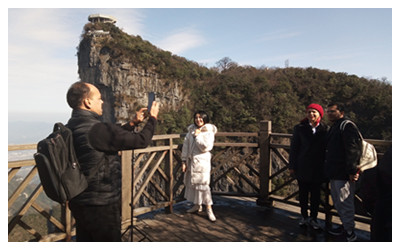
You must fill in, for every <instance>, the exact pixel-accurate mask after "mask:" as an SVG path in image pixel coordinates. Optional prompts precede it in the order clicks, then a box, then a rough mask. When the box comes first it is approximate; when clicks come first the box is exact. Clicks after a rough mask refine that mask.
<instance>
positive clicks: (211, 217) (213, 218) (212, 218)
mask: <svg viewBox="0 0 400 250" xmlns="http://www.w3.org/2000/svg"><path fill="white" fill-rule="evenodd" d="M207 215H208V219H209V220H210V221H212V222H214V221H216V220H217V218H215V215H214V213H213V211H212V209H207Z"/></svg>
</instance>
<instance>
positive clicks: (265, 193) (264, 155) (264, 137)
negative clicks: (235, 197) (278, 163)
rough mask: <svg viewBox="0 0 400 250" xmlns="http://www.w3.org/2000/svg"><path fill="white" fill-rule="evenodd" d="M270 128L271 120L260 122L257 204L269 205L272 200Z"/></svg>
mask: <svg viewBox="0 0 400 250" xmlns="http://www.w3.org/2000/svg"><path fill="white" fill-rule="evenodd" d="M271 130H272V122H271V121H261V122H260V132H259V138H258V140H259V142H258V143H259V147H260V175H259V178H260V180H259V181H260V194H259V197H258V199H257V205H260V206H271V205H272V201H271V200H270V199H269V192H270V190H271V180H270V176H271V152H270V146H269V143H270V136H271Z"/></svg>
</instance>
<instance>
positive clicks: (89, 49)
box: [78, 35, 185, 122]
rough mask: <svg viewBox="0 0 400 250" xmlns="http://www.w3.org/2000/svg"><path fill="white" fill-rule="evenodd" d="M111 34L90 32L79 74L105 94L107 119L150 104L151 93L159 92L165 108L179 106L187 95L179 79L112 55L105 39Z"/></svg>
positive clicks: (119, 117)
mask: <svg viewBox="0 0 400 250" xmlns="http://www.w3.org/2000/svg"><path fill="white" fill-rule="evenodd" d="M108 39H113V38H112V37H111V36H110V35H103V36H95V35H86V36H85V38H84V39H83V40H82V41H81V44H80V46H79V51H78V66H79V71H78V73H79V76H80V79H81V80H82V81H85V82H89V83H93V84H94V85H96V86H97V87H98V88H99V89H100V91H101V94H102V97H103V100H104V104H103V120H104V121H110V122H126V121H128V119H130V118H131V117H132V116H133V115H134V114H135V112H136V111H137V110H138V109H139V108H141V107H147V93H148V92H150V91H153V92H156V97H157V100H159V101H160V102H161V104H162V109H163V110H170V109H173V110H176V109H178V108H179V107H180V105H181V104H182V103H183V102H184V100H185V96H184V94H183V91H182V84H181V83H180V82H179V81H171V80H165V79H162V78H161V77H160V76H159V75H158V74H157V73H155V72H152V71H151V70H144V69H141V68H139V67H136V66H134V62H132V61H131V59H129V58H130V57H129V56H119V57H118V58H115V57H112V56H111V54H112V53H113V49H112V48H109V47H107V46H106V45H104V44H106V43H105V42H106V41H107V40H108Z"/></svg>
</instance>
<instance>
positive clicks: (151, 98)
mask: <svg viewBox="0 0 400 250" xmlns="http://www.w3.org/2000/svg"><path fill="white" fill-rule="evenodd" d="M155 100H156V93H154V92H149V93H148V102H147V113H149V114H150V110H151V106H152V105H153V102H154V101H155Z"/></svg>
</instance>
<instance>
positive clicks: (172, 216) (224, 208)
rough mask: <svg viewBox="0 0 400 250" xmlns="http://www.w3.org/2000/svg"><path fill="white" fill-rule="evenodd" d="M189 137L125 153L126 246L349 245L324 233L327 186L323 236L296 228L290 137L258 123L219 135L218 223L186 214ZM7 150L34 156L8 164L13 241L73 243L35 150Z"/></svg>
mask: <svg viewBox="0 0 400 250" xmlns="http://www.w3.org/2000/svg"><path fill="white" fill-rule="evenodd" d="M184 136H185V134H168V135H155V136H154V137H153V141H152V145H150V146H149V147H147V148H144V149H137V150H126V151H122V152H120V153H121V171H122V189H121V190H122V194H121V219H122V225H121V229H122V233H123V240H124V241H153V242H182V241H183V242H185V241H187V242H243V241H249V242H250V241H251V242H270V241H271V242H273V241H284V242H311V241H320V242H322V241H345V239H344V238H341V237H333V236H330V235H328V234H327V233H326V230H324V229H326V228H330V227H331V226H332V224H335V223H338V222H339V220H338V218H337V217H336V216H337V212H336V211H335V209H334V207H333V203H332V200H331V197H330V192H329V186H328V185H323V188H322V192H321V201H320V207H319V215H318V216H319V217H318V219H319V224H320V225H321V227H322V229H321V230H314V229H312V228H307V227H305V228H302V227H299V226H298V222H299V219H300V208H299V202H298V199H297V196H298V186H297V181H296V180H295V179H294V178H293V177H292V176H291V175H290V174H289V171H288V157H289V148H290V138H291V136H292V135H291V134H280V133H273V132H272V124H271V122H270V121H261V122H260V129H259V131H258V132H218V133H217V134H216V141H215V143H214V148H213V150H212V154H213V157H212V160H211V162H212V170H211V183H210V187H211V190H212V195H213V200H214V205H213V210H214V213H215V216H216V217H217V221H216V222H214V223H213V222H210V221H209V220H208V218H207V216H206V214H205V213H204V212H203V213H200V214H187V213H186V210H187V209H188V208H189V207H190V205H189V204H188V202H186V201H184V198H183V194H184V188H185V187H184V185H183V173H182V160H181V148H182V142H183V138H184ZM367 141H368V142H370V143H372V144H374V146H375V147H376V149H377V152H378V159H379V157H382V155H383V154H384V153H385V152H386V150H387V149H388V148H389V147H390V146H391V144H392V142H391V141H383V140H367ZM8 150H9V153H10V152H16V153H18V154H19V152H20V151H28V154H27V155H29V157H28V158H27V159H19V158H18V160H10V159H9V161H8V240H9V241H74V240H75V220H74V218H73V216H72V214H71V211H70V210H69V208H68V206H66V205H60V204H58V203H56V202H53V201H51V200H50V199H49V198H48V197H47V196H46V195H45V193H44V192H43V187H42V185H41V183H40V180H39V178H38V170H37V168H36V166H35V161H34V160H33V157H32V156H33V153H34V152H35V151H36V144H30V145H9V147H8ZM9 155H10V154H9ZM378 163H379V162H378ZM356 196H357V193H356ZM355 206H356V217H355V218H356V228H357V231H356V234H357V236H358V241H369V239H370V224H371V215H370V214H368V213H367V212H366V211H365V209H363V201H362V199H360V198H359V197H357V199H355ZM132 225H133V227H132ZM131 229H132V230H131ZM131 232H132V233H133V239H132V238H131Z"/></svg>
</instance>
